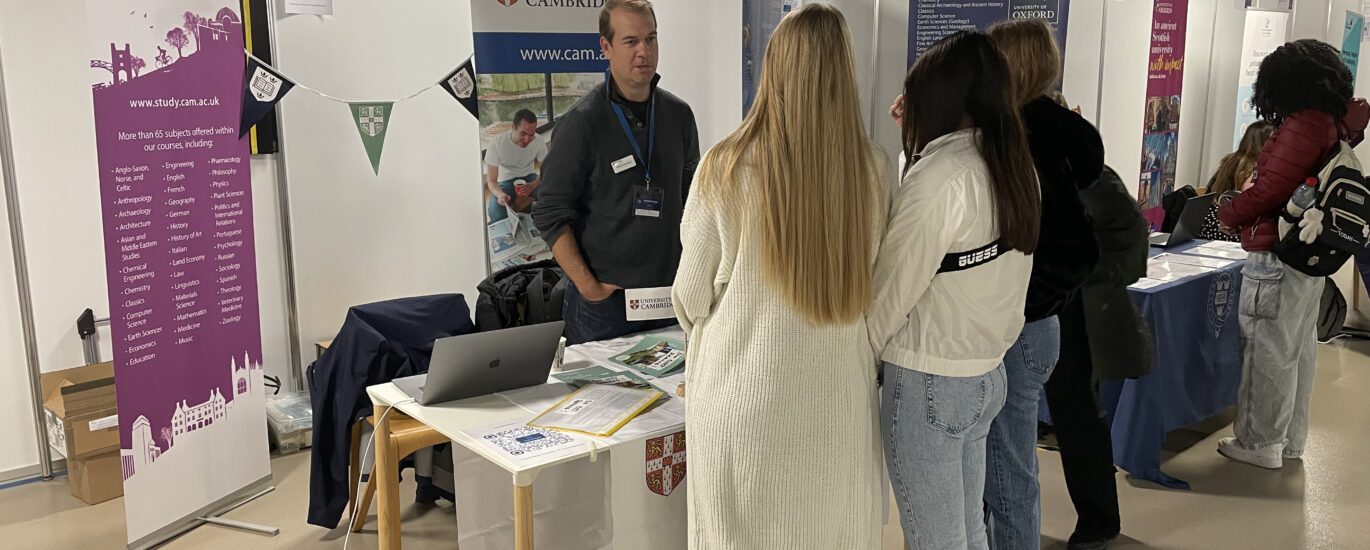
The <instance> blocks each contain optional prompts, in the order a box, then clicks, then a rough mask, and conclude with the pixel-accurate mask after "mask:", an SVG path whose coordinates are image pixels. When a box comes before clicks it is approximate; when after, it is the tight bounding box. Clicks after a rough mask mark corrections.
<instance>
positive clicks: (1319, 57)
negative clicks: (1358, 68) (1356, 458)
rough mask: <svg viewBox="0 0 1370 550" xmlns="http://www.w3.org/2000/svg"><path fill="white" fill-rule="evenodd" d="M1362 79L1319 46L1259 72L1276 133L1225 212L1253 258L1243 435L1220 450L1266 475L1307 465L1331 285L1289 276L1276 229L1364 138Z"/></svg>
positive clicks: (1242, 321) (1304, 44)
mask: <svg viewBox="0 0 1370 550" xmlns="http://www.w3.org/2000/svg"><path fill="white" fill-rule="evenodd" d="M1354 90H1355V80H1354V79H1353V78H1352V76H1351V71H1350V70H1348V69H1347V68H1346V64H1345V63H1342V62H1341V55H1340V54H1339V53H1338V52H1337V50H1336V48H1333V47H1332V46H1331V45H1328V44H1325V43H1322V42H1319V41H1317V40H1308V39H1305V40H1297V41H1294V42H1290V43H1288V44H1285V45H1283V46H1280V47H1279V48H1278V49H1276V50H1275V51H1274V52H1272V53H1271V54H1270V55H1268V56H1266V58H1265V60H1263V61H1261V68H1260V70H1259V71H1258V72H1257V74H1256V83H1255V85H1254V86H1253V87H1252V92H1251V103H1252V104H1253V105H1255V106H1256V114H1257V115H1259V116H1260V117H1261V118H1263V119H1265V120H1266V121H1268V122H1270V123H1271V124H1274V125H1275V133H1274V134H1271V136H1270V141H1269V142H1268V143H1266V145H1265V148H1264V149H1261V154H1260V157H1259V158H1257V160H1256V181H1255V184H1254V185H1252V186H1251V189H1249V190H1246V191H1243V192H1242V193H1241V194H1239V195H1237V196H1236V197H1235V198H1233V199H1232V200H1230V201H1228V202H1227V203H1226V204H1224V205H1222V206H1221V207H1219V208H1218V222H1219V223H1220V224H1221V228H1222V229H1223V231H1224V232H1226V233H1229V234H1239V235H1240V236H1241V239H1242V248H1243V249H1245V250H1246V251H1247V252H1250V255H1249V256H1248V257H1247V260H1246V265H1244V266H1242V286H1241V300H1240V303H1241V306H1240V309H1239V311H1238V315H1237V322H1238V324H1239V326H1240V328H1241V334H1242V381H1241V384H1240V385H1239V386H1238V388H1237V419H1236V421H1235V422H1234V423H1233V430H1232V431H1233V433H1234V434H1235V436H1236V437H1225V438H1223V439H1222V440H1220V441H1218V452H1220V453H1222V454H1223V455H1224V456H1226V457H1228V458H1231V459H1233V460H1240V461H1242V462H1246V463H1248V464H1252V465H1255V466H1260V467H1262V468H1270V469H1278V468H1280V467H1281V466H1283V464H1284V461H1283V459H1286V458H1287V459H1299V458H1302V457H1303V452H1304V445H1305V444H1306V443H1307V442H1308V407H1309V403H1310V402H1311V400H1312V396H1313V375H1314V372H1315V371H1316V369H1317V360H1318V348H1317V346H1318V342H1317V332H1316V330H1315V327H1316V326H1317V325H1316V319H1317V315H1318V303H1319V298H1320V297H1321V295H1322V290H1323V279H1322V278H1321V277H1312V276H1309V275H1306V274H1304V273H1302V272H1300V271H1298V270H1296V269H1293V268H1290V267H1289V266H1288V265H1285V264H1284V262H1282V261H1280V259H1279V258H1278V257H1276V255H1275V253H1274V246H1275V243H1276V242H1277V241H1278V240H1279V238H1280V235H1279V229H1278V227H1277V225H1276V221H1277V220H1278V219H1279V215H1280V213H1281V212H1283V211H1284V208H1285V204H1287V203H1288V202H1289V199H1290V197H1291V196H1293V194H1294V191H1295V190H1296V189H1298V187H1299V186H1300V185H1302V184H1303V182H1304V181H1305V179H1306V178H1308V177H1310V176H1316V175H1317V173H1318V170H1319V169H1320V168H1321V167H1322V164H1323V163H1324V162H1326V160H1327V158H1328V156H1329V155H1330V154H1331V152H1332V151H1333V150H1334V149H1335V147H1336V146H1337V143H1338V142H1339V141H1340V140H1346V141H1347V142H1349V143H1350V145H1351V146H1353V147H1354V146H1356V145H1358V144H1359V143H1360V142H1361V140H1362V138H1364V137H1365V127H1366V123H1367V121H1370V105H1367V104H1366V102H1365V100H1364V99H1358V98H1356V99H1353V98H1352V95H1353V93H1354Z"/></svg>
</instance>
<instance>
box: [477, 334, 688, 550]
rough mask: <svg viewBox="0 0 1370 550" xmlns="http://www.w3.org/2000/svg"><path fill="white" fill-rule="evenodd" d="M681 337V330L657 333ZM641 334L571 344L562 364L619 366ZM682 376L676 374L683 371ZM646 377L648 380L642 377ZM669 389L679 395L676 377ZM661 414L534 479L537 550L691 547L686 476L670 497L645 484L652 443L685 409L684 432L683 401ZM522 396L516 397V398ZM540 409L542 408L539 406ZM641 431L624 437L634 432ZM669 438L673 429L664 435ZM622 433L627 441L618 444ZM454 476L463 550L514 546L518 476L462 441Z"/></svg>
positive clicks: (664, 385) (664, 386) (668, 405)
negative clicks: (645, 429)
mask: <svg viewBox="0 0 1370 550" xmlns="http://www.w3.org/2000/svg"><path fill="white" fill-rule="evenodd" d="M655 334H660V335H662V336H666V337H669V338H675V339H679V340H681V341H683V340H684V339H685V335H684V333H683V332H681V331H680V329H679V328H673V329H667V330H663V331H657V332H655ZM639 340H641V336H636V337H629V338H621V339H617V340H610V341H606V342H593V343H589V344H584V345H580V346H574V347H571V348H568V349H567V350H566V356H565V359H564V361H563V365H564V366H563V370H575V369H579V368H584V367H590V366H594V365H600V366H604V367H608V368H612V369H621V367H618V366H617V365H614V364H613V363H611V362H610V361H609V360H608V359H609V358H610V357H613V356H614V355H616V354H618V353H620V352H622V351H625V350H627V349H629V348H631V347H633V346H634V345H636V344H637V342H638V341H639ZM677 375H678V373H677ZM644 378H649V377H646V376H644ZM659 385H660V386H662V389H663V390H667V389H668V388H669V390H668V393H669V394H670V395H672V396H674V394H675V392H674V387H675V380H674V379H671V380H665V381H663V382H662V383H661V384H659ZM671 400H672V402H669V403H664V404H662V405H661V406H660V407H663V410H662V411H660V412H659V413H658V414H657V415H656V416H657V418H658V421H659V423H658V424H657V425H656V426H654V429H652V430H651V431H652V432H654V433H651V434H643V433H641V430H640V429H638V430H634V428H635V426H634V423H636V422H638V421H637V420H635V421H634V422H633V423H629V424H628V425H627V426H624V428H623V429H622V430H620V433H619V434H615V437H614V438H613V440H614V443H615V445H614V447H613V449H612V450H610V451H605V452H600V453H599V454H598V456H597V457H595V459H594V460H593V461H591V460H589V459H581V460H577V461H574V462H570V463H567V464H562V465H560V466H554V467H552V468H549V469H547V470H544V471H542V473H541V474H539V475H538V478H537V481H536V482H535V483H534V484H533V513H534V516H533V517H534V520H533V524H534V541H535V543H536V546H537V547H538V548H551V549H558V550H560V549H565V550H580V549H586V550H595V549H608V548H614V549H620V550H638V549H645V548H651V549H653V550H657V549H661V550H669V549H673V548H679V549H684V548H685V545H686V515H685V513H686V511H685V506H686V487H685V486H684V482H683V481H682V482H681V485H680V486H679V487H675V488H674V489H673V490H671V491H670V494H669V495H661V494H658V493H655V492H653V491H652V490H650V489H649V488H648V485H647V474H648V472H647V462H648V461H647V445H648V443H649V441H651V440H652V439H656V438H655V437H651V438H648V437H645V436H646V435H654V436H655V435H661V433H660V429H659V428H660V427H663V426H665V427H670V426H669V424H670V423H671V422H670V421H669V420H667V421H665V422H664V423H660V422H661V419H662V418H665V419H670V418H674V417H676V415H677V414H678V415H679V418H680V424H679V428H678V429H673V430H668V431H672V432H673V433H674V432H683V431H684V429H685V428H684V423H683V421H684V420H683V414H684V408H683V400H681V399H680V398H678V397H672V398H671ZM514 401H516V402H517V399H514ZM534 412H541V411H534ZM635 431H636V432H637V435H625V434H634V432H635ZM666 435H667V436H669V435H670V434H666ZM624 439H627V441H624V442H620V441H622V440H624ZM453 466H454V475H455V478H456V480H455V481H456V492H455V494H456V500H457V524H458V540H459V543H460V545H461V548H462V550H508V549H509V548H513V547H514V519H513V510H514V496H513V487H512V476H511V475H510V474H509V473H508V472H505V471H504V470H503V469H501V468H499V467H497V466H495V465H494V464H492V463H490V462H489V461H488V460H486V459H484V458H482V457H480V456H479V455H477V454H475V453H474V452H471V451H470V450H469V449H466V448H464V447H461V446H459V445H457V446H454V449H453Z"/></svg>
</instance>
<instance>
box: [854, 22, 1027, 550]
mask: <svg viewBox="0 0 1370 550" xmlns="http://www.w3.org/2000/svg"><path fill="white" fill-rule="evenodd" d="M1011 88H1012V86H1011V85H1010V84H1009V77H1008V74H1007V68H1006V63H1005V61H1004V59H1003V57H1002V56H1001V55H1000V53H999V52H998V51H997V50H996V49H995V47H994V45H993V44H992V43H991V42H990V40H989V39H988V37H986V36H985V35H984V34H982V33H978V32H970V31H963V32H960V33H957V34H954V35H951V36H949V37H947V38H945V39H943V40H941V41H939V42H937V43H936V44H934V45H933V46H932V47H931V48H930V49H929V50H928V51H927V52H926V53H924V54H923V55H922V56H921V57H919V58H918V61H917V63H915V64H914V66H913V68H911V69H910V70H909V75H908V78H907V79H906V80H905V83H904V95H903V96H902V97H901V99H900V100H899V103H897V104H896V105H895V106H894V107H893V108H892V109H891V114H892V115H893V116H894V117H895V118H896V120H897V121H900V122H901V126H902V128H903V136H904V153H905V155H906V157H907V158H908V159H910V160H909V162H910V166H909V168H908V169H907V171H906V173H905V174H904V178H903V183H902V185H901V187H900V189H899V190H898V191H897V192H896V196H895V197H894V199H893V204H892V206H891V211H890V222H889V228H888V231H887V233H886V235H885V239H884V244H883V246H882V247H881V250H880V256H879V258H878V259H877V260H876V264H875V272H874V284H875V287H874V303H873V305H872V306H871V311H870V313H869V316H868V321H867V323H868V330H869V333H870V339H871V345H872V347H874V349H875V353H876V356H877V357H878V358H879V360H881V361H883V369H884V387H883V388H882V392H883V394H882V400H881V401H882V403H881V419H880V420H881V430H882V433H883V437H884V443H885V456H886V463H887V466H888V468H889V473H890V480H891V482H892V483H893V486H894V494H895V500H896V501H897V503H898V505H899V509H900V512H901V516H902V517H901V519H902V521H903V528H904V535H905V538H906V540H910V541H916V544H911V545H910V546H911V547H916V548H919V549H920V550H935V549H941V548H947V549H964V548H972V549H985V548H988V544H987V542H986V535H985V526H984V521H983V508H982V507H983V500H982V499H983V495H984V483H985V438H986V436H987V435H988V433H989V428H990V423H991V421H993V420H994V417H995V415H996V414H997V413H998V412H999V409H1000V408H1001V407H1002V406H1003V403H1004V397H1005V378H1004V367H1003V358H1004V353H1005V352H1006V351H1007V350H1008V349H1009V346H1011V345H1013V342H1014V341H1015V340H1016V339H1017V338H1018V334H1019V332H1021V331H1022V328H1023V305H1024V302H1025V300H1026V295H1027V285H1028V278H1029V276H1030V274H1031V271H1032V258H1031V256H1030V254H1031V253H1032V252H1033V250H1035V248H1036V245H1037V232H1038V225H1039V221H1040V214H1039V213H1040V210H1039V208H1040V206H1039V204H1040V197H1039V195H1038V193H1039V191H1038V185H1037V179H1036V172H1035V171H1034V169H1033V164H1032V158H1031V156H1030V153H1029V150H1028V145H1027V140H1026V131H1025V130H1024V129H1023V124H1022V121H1021V119H1020V118H1019V115H1018V109H1017V106H1016V102H1015V101H1014V100H1013V99H1012V98H1011V97H1010V90H1011Z"/></svg>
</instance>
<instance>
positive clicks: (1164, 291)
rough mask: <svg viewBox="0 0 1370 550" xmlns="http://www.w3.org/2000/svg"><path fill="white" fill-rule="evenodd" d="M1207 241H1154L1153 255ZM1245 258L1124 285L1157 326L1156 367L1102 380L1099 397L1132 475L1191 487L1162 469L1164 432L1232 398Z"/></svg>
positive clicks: (1116, 450) (1116, 455)
mask: <svg viewBox="0 0 1370 550" xmlns="http://www.w3.org/2000/svg"><path fill="white" fill-rule="evenodd" d="M1207 242H1208V241H1194V242H1192V243H1187V244H1185V245H1181V246H1178V247H1172V248H1170V249H1165V250H1162V249H1157V248H1153V249H1152V250H1151V253H1150V256H1152V257H1155V256H1156V255H1159V254H1162V253H1169V254H1190V255H1193V254H1201V253H1200V252H1195V251H1194V250H1193V249H1194V248H1196V247H1198V246H1200V245H1202V244H1205V243H1207ZM1215 259H1220V258H1215ZM1245 263H1246V262H1245V261H1242V260H1237V261H1235V262H1233V263H1232V264H1231V265H1228V266H1226V267H1223V268H1220V269H1217V270H1216V271H1210V272H1207V273H1203V274H1199V275H1193V276H1189V277H1186V278H1183V279H1180V280H1177V281H1172V282H1167V283H1164V284H1161V285H1159V286H1154V287H1151V288H1145V289H1139V288H1129V289H1128V292H1129V293H1130V294H1131V295H1132V299H1133V301H1135V302H1136V303H1137V306H1138V309H1140V310H1141V313H1142V316H1143V317H1145V318H1146V321H1147V324H1149V325H1150V326H1151V328H1152V331H1153V333H1154V336H1155V343H1156V365H1155V370H1153V371H1152V372H1151V374H1148V375H1146V376H1144V377H1142V378H1139V379H1135V380H1122V381H1104V382H1101V383H1100V384H1099V403H1100V405H1102V406H1103V408H1104V410H1105V411H1106V412H1107V420H1108V422H1109V423H1110V426H1112V430H1111V431H1112V437H1113V461H1114V463H1115V464H1117V465H1118V466H1119V467H1121V468H1122V469H1123V470H1126V471H1127V472H1128V473H1129V474H1131V475H1132V477H1134V478H1137V479H1144V480H1147V481H1153V482H1156V483H1159V484H1161V485H1163V486H1166V487H1170V488H1174V489H1189V484H1188V483H1185V482H1184V481H1182V480H1179V479H1176V478H1174V477H1171V476H1169V475H1166V473H1165V472H1162V471H1161V446H1162V444H1163V443H1164V442H1165V439H1166V434H1167V433H1169V432H1170V431H1171V430H1175V429H1178V428H1183V427H1186V426H1191V425H1194V424H1196V423H1198V422H1200V421H1202V420H1205V419H1207V418H1210V417H1213V416H1216V415H1217V414H1219V413H1221V412H1223V411H1224V410H1226V409H1227V408H1228V407H1230V406H1232V405H1233V404H1235V403H1236V402H1237V386H1238V384H1239V383H1240V382H1241V374H1242V359H1241V347H1240V344H1239V343H1238V327H1237V304H1238V303H1239V296H1240V294H1239V293H1240V291H1241V279H1242V277H1241V270H1242V266H1243V265H1245ZM1042 401H1043V403H1042V411H1043V420H1044V421H1046V420H1047V418H1049V417H1048V416H1047V415H1046V414H1045V411H1046V403H1045V401H1046V400H1045V398H1044V399H1043V400H1042Z"/></svg>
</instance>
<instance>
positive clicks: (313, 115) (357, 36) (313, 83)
mask: <svg viewBox="0 0 1370 550" xmlns="http://www.w3.org/2000/svg"><path fill="white" fill-rule="evenodd" d="M334 9H335V14H336V15H334V16H332V17H314V16H284V15H283V14H280V13H278V14H276V16H277V17H278V21H277V24H276V30H277V35H276V44H277V56H278V59H277V61H278V66H279V68H280V69H281V70H282V71H283V72H284V73H285V74H287V75H290V76H291V77H293V78H294V79H295V80H296V81H297V82H299V83H300V84H303V85H305V86H309V87H311V88H315V89H318V90H322V91H325V92H326V93H328V94H330V95H333V96H337V97H342V98H346V99H354V100H387V99H396V98H400V97H404V96H407V95H409V94H411V93H413V92H415V91H417V90H420V89H423V88H425V87H427V86H429V85H432V84H433V83H435V82H437V81H438V80H439V79H440V78H441V77H442V76H443V75H445V74H447V73H448V72H449V71H450V70H451V69H452V68H454V67H456V66H457V65H458V64H460V63H461V62H462V61H463V60H465V59H466V57H467V56H469V55H470V54H471V48H472V46H471V25H470V16H469V4H468V3H466V2H451V1H444V0H424V1H415V2H406V3H403V4H400V5H389V4H385V5H382V4H378V3H376V2H372V1H369V0H339V1H337V2H336V3H335V5H334ZM363 37H364V39H363ZM281 105H282V121H283V122H284V127H283V129H284V137H285V143H284V150H285V155H286V157H285V158H286V168H287V171H286V173H287V178H288V179H287V181H288V185H289V190H290V209H291V227H292V235H293V243H294V251H295V274H296V284H297V287H296V288H297V290H298V297H299V302H298V303H299V315H300V316H299V319H300V326H301V353H302V354H303V355H302V356H303V357H305V358H306V363H307V362H308V360H309V359H310V358H312V357H313V350H312V347H313V343H314V342H316V341H319V340H324V339H330V338H332V337H333V335H335V334H336V333H337V330H338V328H339V327H340V326H341V324H342V321H343V318H344V316H345V314H346V312H347V308H348V307H350V306H353V305H356V304H362V303H368V302H373V301H378V300H385V299H389V298H397V297H403V296H417V295H424V294H434V293H443V292H464V293H466V294H468V301H469V302H471V303H472V304H474V297H473V296H471V294H472V293H473V292H474V289H475V286H476V283H477V282H479V281H480V280H481V279H482V278H484V276H485V267H484V264H485V255H484V238H483V232H484V229H483V224H482V216H483V214H482V212H483V207H482V205H481V202H480V190H479V189H478V188H477V187H476V186H474V185H469V184H465V183H464V182H469V181H473V180H474V177H475V175H476V174H477V173H478V172H477V171H478V170H479V166H478V163H479V159H478V154H479V151H478V149H477V143H476V123H475V121H474V120H473V119H472V117H471V116H469V115H468V114H467V113H466V111H464V110H463V109H462V108H461V106H460V105H459V104H457V103H456V101H454V100H452V98H451V96H448V95H447V94H446V93H444V92H443V91H442V89H441V88H436V87H435V88H432V89H430V90H428V91H427V92H426V93H424V94H423V95H421V96H419V97H418V98H416V99H414V100H410V101H406V102H403V103H398V104H396V105H395V107H394V111H393V112H392V113H391V117H392V118H391V119H390V120H389V121H388V122H389V123H390V128H389V130H388V136H387V140H386V143H385V149H384V154H383V156H382V159H381V170H380V175H379V176H376V175H374V174H373V173H372V169H371V165H370V163H369V161H368V160H367V156H366V152H365V150H364V149H363V147H362V142H361V138H360V137H359V136H358V133H357V130H356V128H355V125H354V123H353V121H352V118H351V116H350V114H349V112H348V107H347V105H345V104H341V103H337V102H334V101H330V100H326V99H324V98H321V97H318V96H316V95H313V94H310V93H308V92H306V91H304V90H298V89H297V90H296V91H295V92H293V93H291V94H290V95H288V96H286V98H285V100H284V101H283V102H282V103H281Z"/></svg>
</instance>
